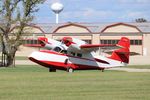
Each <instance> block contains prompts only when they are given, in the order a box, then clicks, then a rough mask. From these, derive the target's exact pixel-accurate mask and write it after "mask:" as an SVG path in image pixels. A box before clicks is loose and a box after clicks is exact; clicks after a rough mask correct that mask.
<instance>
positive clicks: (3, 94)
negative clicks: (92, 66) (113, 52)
mask: <svg viewBox="0 0 150 100" xmlns="http://www.w3.org/2000/svg"><path fill="white" fill-rule="evenodd" d="M0 100H150V73H129V72H119V71H105V72H101V71H97V70H96V71H75V72H74V73H67V72H65V71H57V72H56V73H49V72H48V71H47V69H46V68H42V67H39V66H17V67H15V68H0Z"/></svg>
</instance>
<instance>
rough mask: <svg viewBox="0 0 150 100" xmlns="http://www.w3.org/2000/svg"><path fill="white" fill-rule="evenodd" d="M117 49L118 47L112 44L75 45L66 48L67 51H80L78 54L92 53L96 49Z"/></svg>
mask: <svg viewBox="0 0 150 100" xmlns="http://www.w3.org/2000/svg"><path fill="white" fill-rule="evenodd" d="M99 48H100V49H110V48H113V49H115V48H116V49H118V48H120V47H118V46H117V45H112V44H84V45H80V46H78V45H77V44H71V45H70V46H69V47H68V50H69V51H80V52H92V51H96V50H98V49H99Z"/></svg>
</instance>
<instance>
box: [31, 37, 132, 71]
mask: <svg viewBox="0 0 150 100" xmlns="http://www.w3.org/2000/svg"><path fill="white" fill-rule="evenodd" d="M38 40H39V41H40V44H41V46H42V47H43V48H46V50H39V51H34V52H32V53H31V55H30V56H29V59H30V60H31V61H33V62H35V63H37V64H39V65H42V66H44V67H47V68H49V71H50V72H56V69H58V70H65V71H67V72H73V71H74V70H96V69H97V70H102V71H103V70H104V69H108V68H113V67H118V66H125V65H127V64H128V63H129V53H130V50H129V48H130V40H129V39H128V38H126V37H122V38H121V39H120V40H119V42H118V43H117V44H114V45H111V44H87V43H86V42H85V41H82V40H80V39H76V38H73V37H64V38H62V40H61V41H56V40H53V39H49V38H46V37H39V38H38ZM107 48H113V49H111V50H110V51H111V52H112V54H111V55H110V56H108V57H107V56H104V55H97V54H96V52H95V51H96V50H98V49H107Z"/></svg>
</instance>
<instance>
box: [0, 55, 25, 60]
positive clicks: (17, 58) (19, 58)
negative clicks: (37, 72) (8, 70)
mask: <svg viewBox="0 0 150 100" xmlns="http://www.w3.org/2000/svg"><path fill="white" fill-rule="evenodd" d="M1 59H2V56H0V60H1ZM15 60H28V57H27V56H16V57H15Z"/></svg>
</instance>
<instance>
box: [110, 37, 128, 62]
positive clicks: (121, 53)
mask: <svg viewBox="0 0 150 100" xmlns="http://www.w3.org/2000/svg"><path fill="white" fill-rule="evenodd" d="M117 46H119V47H120V49H118V50H115V51H113V53H112V55H111V57H110V58H111V59H113V60H117V61H121V62H124V63H129V54H130V50H129V48H130V40H129V39H128V38H126V37H122V38H121V39H120V41H119V42H118V44H117Z"/></svg>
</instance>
